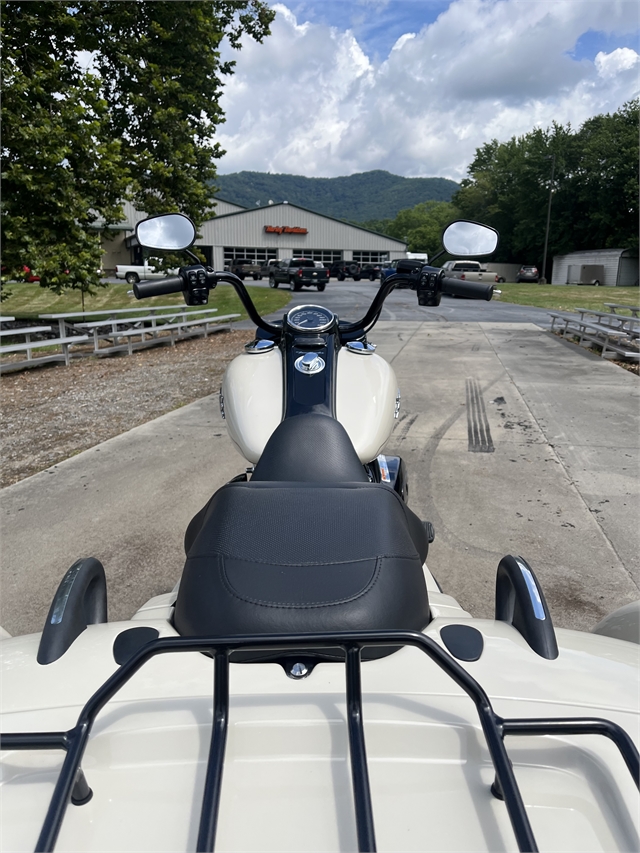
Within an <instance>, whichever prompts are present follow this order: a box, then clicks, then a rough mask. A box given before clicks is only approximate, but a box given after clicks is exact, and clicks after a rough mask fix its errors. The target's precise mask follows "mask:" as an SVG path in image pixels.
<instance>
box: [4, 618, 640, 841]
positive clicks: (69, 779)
mask: <svg viewBox="0 0 640 853" xmlns="http://www.w3.org/2000/svg"><path fill="white" fill-rule="evenodd" d="M391 645H393V646H413V647H415V648H418V649H420V650H421V651H422V652H424V654H426V655H427V656H428V657H430V658H431V659H432V660H433V661H434V662H435V663H437V664H438V666H439V667H441V669H443V670H444V671H445V672H446V673H447V674H448V675H449V676H450V677H451V678H452V679H453V680H454V681H455V682H456V684H458V686H459V687H461V688H462V689H463V690H464V691H465V692H466V693H467V695H468V696H469V697H470V698H471V699H472V700H473V702H474V703H475V706H476V710H477V712H478V716H479V718H480V724H481V726H482V730H483V732H484V736H485V738H486V741H487V746H488V748H489V753H490V755H491V760H492V761H493V765H494V769H495V774H496V776H495V781H494V783H493V785H492V792H493V793H494V795H495V796H496V797H498V798H499V799H504V802H505V805H506V808H507V812H508V814H509V819H510V820H511V825H512V827H513V831H514V834H515V837H516V841H517V844H518V849H519V850H520V851H537V850H538V847H537V845H536V841H535V838H534V836H533V832H532V829H531V825H530V823H529V819H528V817H527V814H526V811H525V807H524V803H523V801H522V796H521V794H520V790H519V788H518V784H517V782H516V779H515V775H514V772H513V768H512V766H511V762H510V760H509V757H508V755H507V751H506V748H505V745H504V743H503V739H504V736H505V735H547V734H550V735H551V734H552V735H559V734H565V735H577V734H599V735H604V736H605V737H608V738H610V739H611V740H612V741H613V742H614V743H615V744H616V746H617V747H618V749H619V750H620V753H621V754H622V757H623V759H624V761H625V763H626V765H627V767H628V769H629V771H630V773H631V775H632V777H633V779H634V781H635V783H636V785H638V786H639V787H640V782H639V771H640V760H639V756H638V750H637V749H636V747H635V745H634V743H633V741H632V740H631V738H630V737H629V735H628V734H627V733H626V731H625V730H624V729H623V728H622V727H621V726H619V725H617V724H616V723H613V722H611V721H609V720H604V719H598V718H589V717H573V718H558V719H502V718H501V717H499V716H498V715H497V714H496V713H495V712H494V710H493V708H492V706H491V703H490V701H489V698H488V696H487V695H486V693H485V692H484V690H483V689H482V687H480V685H479V684H478V682H477V681H476V680H475V679H474V678H472V677H471V676H470V675H469V673H468V672H467V671H466V670H465V669H463V668H462V667H461V666H460V665H459V664H458V663H457V662H456V661H455V660H454V659H453V658H452V657H451V656H450V655H449V654H447V652H445V651H444V650H443V649H442V648H441V647H440V646H439V645H438V644H437V643H436V642H435V641H434V640H432V639H431V638H430V637H426V636H424V635H423V634H419V633H417V632H413V631H350V632H344V633H338V632H331V633H318V634H278V635H273V634H272V635H269V636H264V635H262V636H238V637H225V638H213V637H198V638H195V639H191V638H186V637H163V638H160V639H157V640H153V641H152V642H150V643H147V644H146V645H145V646H143V647H142V648H141V649H140V650H139V651H138V652H137V653H136V654H135V655H134V656H133V657H131V658H130V659H129V660H128V661H127V662H126V663H124V664H123V665H122V666H121V667H120V669H118V670H117V671H116V672H115V673H114V674H113V675H112V676H111V677H110V678H108V679H107V681H105V683H104V684H103V685H102V687H100V688H99V689H98V690H97V691H96V692H95V693H94V694H93V696H92V697H91V698H90V699H89V701H88V702H87V703H86V705H85V706H84V708H83V709H82V711H81V712H80V716H79V717H78V722H77V724H76V726H75V728H73V729H70V730H69V731H67V732H27V733H24V734H3V735H1V736H0V749H3V750H14V749H15V750H18V749H34V750H40V749H64V750H65V751H66V753H67V754H66V757H65V760H64V762H63V765H62V769H61V771H60V775H59V777H58V781H57V783H56V785H55V788H54V791H53V794H52V797H51V802H50V804H49V808H48V810H47V814H46V817H45V820H44V823H43V825H42V830H41V832H40V836H39V838H38V842H37V845H36V848H35V849H36V851H52V850H53V849H54V847H55V844H56V840H57V838H58V834H59V832H60V828H61V826H62V822H63V820H64V816H65V812H66V808H67V805H68V803H69V800H70V799H71V800H72V801H73V802H75V803H76V804H82V803H84V802H88V800H89V799H90V798H91V790H90V788H89V786H88V784H87V780H86V779H85V777H84V774H83V771H82V769H81V766H80V765H81V761H82V756H83V754H84V750H85V748H86V745H87V741H88V739H89V734H90V732H91V727H92V726H93V723H94V721H95V718H96V716H97V715H98V713H99V712H100V711H101V710H102V708H103V707H104V705H105V704H106V703H107V702H108V701H109V700H110V699H111V698H112V697H113V696H114V695H115V694H116V693H117V692H118V691H119V690H120V688H121V687H123V686H124V685H125V684H126V683H127V681H128V680H129V679H130V678H131V676H132V675H133V674H134V673H135V672H137V670H138V669H140V667H142V666H143V665H144V664H145V663H146V662H147V661H148V660H150V659H151V658H153V657H155V656H156V655H159V654H166V653H170V652H204V653H208V654H211V655H212V656H213V658H214V661H215V664H214V690H213V730H212V735H211V746H210V750H209V758H208V763H207V771H206V779H205V785H204V794H203V798H202V809H201V812H200V827H199V831H198V840H197V850H198V853H205V852H206V851H213V849H214V844H215V837H216V828H217V822H218V809H219V805H220V793H221V789H222V775H223V769H224V755H225V746H226V738H227V729H228V722H229V656H230V654H231V652H232V651H237V650H240V649H243V650H249V649H250V650H253V651H258V650H262V651H286V650H290V649H293V650H294V651H295V652H299V651H301V650H303V651H313V650H314V649H326V648H327V647H333V648H336V649H342V650H343V651H344V653H345V666H346V698H347V723H348V731H349V752H350V759H351V776H352V784H353V797H354V804H355V817H356V829H357V837H358V849H359V850H360V851H374V850H375V849H376V842H375V829H374V821H373V809H372V805H371V791H370V787H369V771H368V766H367V754H366V747H365V739H364V728H363V717H362V691H361V671H360V665H361V660H360V654H361V650H362V649H363V648H365V647H369V646H391Z"/></svg>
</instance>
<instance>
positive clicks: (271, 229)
mask: <svg viewBox="0 0 640 853" xmlns="http://www.w3.org/2000/svg"><path fill="white" fill-rule="evenodd" d="M264 230H265V232H266V233H267V234H308V233H309V232H308V231H307V229H306V228H296V227H294V226H292V225H265V226H264Z"/></svg>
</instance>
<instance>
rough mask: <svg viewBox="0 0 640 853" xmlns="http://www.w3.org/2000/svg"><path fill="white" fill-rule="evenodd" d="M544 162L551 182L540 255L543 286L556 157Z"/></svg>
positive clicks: (553, 155) (552, 156)
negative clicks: (548, 163) (542, 246)
mask: <svg viewBox="0 0 640 853" xmlns="http://www.w3.org/2000/svg"><path fill="white" fill-rule="evenodd" d="M544 159H545V160H551V182H550V183H549V204H548V205H547V228H546V230H545V232H544V252H543V253H542V278H544V281H545V284H546V282H547V277H546V275H545V273H546V269H547V246H548V245H549V222H550V221H551V197H552V195H553V175H554V172H555V168H556V155H555V153H554V154H550V155H549V156H548V157H545V158H544Z"/></svg>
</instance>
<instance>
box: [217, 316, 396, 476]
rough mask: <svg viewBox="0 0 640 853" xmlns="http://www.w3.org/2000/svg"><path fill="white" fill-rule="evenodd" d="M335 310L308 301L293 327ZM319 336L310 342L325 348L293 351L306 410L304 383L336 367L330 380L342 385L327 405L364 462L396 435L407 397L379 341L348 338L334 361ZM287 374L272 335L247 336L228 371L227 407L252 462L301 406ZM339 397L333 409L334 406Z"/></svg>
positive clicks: (231, 427) (325, 319)
mask: <svg viewBox="0 0 640 853" xmlns="http://www.w3.org/2000/svg"><path fill="white" fill-rule="evenodd" d="M330 317H332V315H331V314H330V312H329V311H327V309H326V308H321V307H320V306H315V305H303V306H298V307H296V308H293V309H292V310H291V311H290V312H289V313H288V315H287V318H286V323H287V325H289V326H291V324H293V327H292V328H293V329H294V331H295V325H296V323H298V324H303V325H301V326H300V331H301V330H302V328H304V330H305V332H308V331H310V330H311V329H314V331H315V330H316V327H318V326H322V325H324V324H327V323H329V322H330ZM311 324H315V325H311ZM294 343H295V341H294ZM298 343H299V344H300V343H301V341H299V342H298ZM319 344H320V340H319V339H318V340H317V341H315V342H313V343H312V344H310V345H311V346H314V347H315V349H317V350H318V352H316V351H315V350H314V349H309V348H308V347H305V349H306V352H304V353H303V354H302V355H301V356H300V355H298V356H297V357H296V358H293V359H289V361H290V362H293V364H292V369H293V371H295V372H294V373H293V378H294V380H297V383H298V386H299V388H298V400H297V402H298V403H299V404H300V403H301V401H302V407H303V408H304V410H305V411H306V410H307V408H308V406H305V405H304V400H305V397H306V396H307V388H305V385H306V384H307V383H308V384H310V383H312V382H314V383H315V384H316V386H317V385H319V382H318V380H319V379H320V378H321V374H323V373H324V372H325V371H327V370H331V369H332V368H333V370H334V371H335V380H334V382H332V383H331V384H332V385H333V387H334V389H335V390H334V391H330V396H334V397H335V400H334V401H329V405H328V406H327V409H329V411H327V412H326V413H327V414H329V413H332V414H334V415H335V417H336V419H337V420H338V421H339V422H340V423H341V424H342V425H343V427H344V428H345V430H346V431H347V434H348V435H349V438H350V439H351V441H352V443H353V446H354V448H355V450H356V453H357V454H358V457H359V459H360V461H361V462H362V463H363V464H366V463H368V462H371V461H372V460H374V459H375V458H376V457H377V456H378V455H379V454H380V452H381V450H382V448H383V446H384V444H385V443H386V442H387V440H388V439H389V436H390V435H391V432H392V430H393V424H394V419H395V418H397V416H398V411H399V400H400V398H399V392H398V385H397V381H396V376H395V373H394V371H393V368H392V367H391V366H390V365H389V364H388V363H387V362H386V361H385V360H384V359H383V358H381V357H380V356H378V355H376V354H375V351H374V350H375V347H374V346H373V345H371V344H364V343H362V342H361V341H354V342H351V343H347V344H346V346H344V347H341V348H340V349H338V350H337V352H335V353H331V354H330V355H331V362H333V364H328V363H327V362H329V360H330V359H328V358H327V357H326V353H325V352H324V346H322V347H321V346H319ZM296 352H297V351H296ZM305 359H306V361H305ZM296 361H297V362H298V365H297V366H296ZM289 372H291V365H289ZM286 374H287V354H286V353H285V352H283V350H282V349H281V348H279V347H278V346H277V345H275V344H274V343H273V342H272V341H268V340H257V341H253V342H252V343H251V344H248V345H247V347H246V348H245V352H244V353H242V354H241V355H239V356H237V357H236V358H235V359H234V360H233V361H232V362H231V364H230V365H229V367H228V368H227V371H226V373H225V376H224V379H223V382H222V388H221V391H220V405H221V410H222V413H223V416H224V418H225V419H226V422H227V429H228V432H229V436H230V438H231V439H232V441H233V442H234V444H235V445H236V447H237V448H238V450H239V451H240V453H241V454H242V455H243V456H244V457H245V459H247V460H248V461H249V462H251V463H253V464H255V463H256V462H258V460H259V459H260V456H261V455H262V451H263V450H264V447H265V445H266V443H267V441H268V440H269V438H270V436H271V434H272V433H273V431H274V430H275V429H276V427H277V426H278V424H279V423H280V422H281V421H282V420H283V418H284V417H285V415H286V414H288V415H289V416H290V415H291V414H295V408H296V406H295V405H293V406H292V405H291V404H292V403H295V402H296V401H291V400H289V401H288V400H287V391H286V379H287V376H286ZM294 384H295V381H294ZM294 395H295V391H294ZM318 399H319V398H318V397H316V398H315V400H316V401H317V400H318ZM332 402H333V412H330V409H331V403H332ZM287 403H289V406H287ZM312 405H313V404H312ZM292 408H293V409H294V411H293V412H292V411H291V409H292ZM287 409H289V411H287Z"/></svg>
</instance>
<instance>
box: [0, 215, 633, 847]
mask: <svg viewBox="0 0 640 853" xmlns="http://www.w3.org/2000/svg"><path fill="white" fill-rule="evenodd" d="M136 236H137V238H138V242H139V243H140V245H141V246H143V247H146V248H150V249H154V250H157V251H171V252H179V251H184V252H186V253H188V254H191V253H190V247H191V246H192V245H193V241H194V238H195V228H194V227H193V224H192V223H191V222H190V220H188V219H187V218H186V217H183V216H180V215H178V214H169V215H163V216H158V217H152V218H150V219H147V220H145V221H143V222H140V223H138V225H137V229H136ZM443 245H444V248H445V249H446V250H447V251H448V252H449V253H450V254H453V255H455V256H462V255H464V254H467V255H473V256H476V257H477V256H482V255H486V254H490V253H491V252H493V251H494V250H495V247H496V245H497V234H496V232H495V231H493V230H492V229H489V228H487V227H486V226H482V225H479V224H478V223H470V222H464V221H460V222H456V223H453V224H452V225H450V226H448V228H447V229H446V230H445V232H444V235H443ZM191 259H192V260H193V261H194V263H193V264H191V265H189V266H185V267H182V268H181V269H180V271H179V275H178V276H176V277H172V278H168V279H165V280H163V281H161V282H149V283H138V284H136V285H135V286H134V293H135V295H136V296H137V297H138V298H144V297H147V296H156V295H161V294H167V293H173V292H180V291H182V292H183V294H184V298H185V301H186V302H187V304H189V305H201V304H205V303H206V302H207V300H208V295H209V292H210V290H211V289H212V288H214V287H215V286H217V284H218V283H221V282H226V283H229V284H231V285H232V286H233V287H234V288H235V289H236V292H237V293H238V295H239V297H240V299H241V301H242V303H243V305H244V306H245V308H246V310H247V312H248V314H249V316H250V318H251V319H252V320H253V322H254V323H255V325H256V326H257V333H256V337H255V339H254V340H253V341H252V342H251V343H249V344H247V345H246V347H245V351H244V352H243V353H242V354H241V355H239V356H238V357H237V358H236V359H235V360H234V361H232V362H231V364H230V366H229V368H228V370H227V372H226V375H225V377H224V380H223V384H222V388H221V392H220V406H221V411H222V413H223V416H224V417H225V419H226V423H227V428H228V432H229V435H230V437H231V439H232V441H233V442H234V443H235V444H236V446H237V447H238V448H239V450H240V451H241V453H242V454H243V455H244V457H245V458H246V459H247V461H248V462H249V463H250V467H249V468H248V470H247V471H246V472H245V473H242V474H240V475H238V476H237V477H236V478H234V479H233V480H232V481H231V482H229V483H228V484H226V485H225V486H223V487H222V488H221V489H219V490H218V491H217V492H216V493H215V494H214V495H213V497H212V498H211V499H210V501H209V502H208V503H207V505H206V506H205V507H203V508H202V509H201V510H200V511H199V512H198V513H197V514H196V515H195V516H194V517H193V519H192V521H191V522H190V524H189V526H188V529H187V531H186V534H185V553H186V562H185V566H184V570H183V573H182V577H181V579H180V581H179V583H178V584H177V585H176V588H175V589H174V590H173V591H172V592H171V593H167V594H164V595H160V596H156V597H155V598H152V599H151V600H150V601H148V602H146V603H145V604H144V605H143V606H142V607H141V608H140V609H139V610H138V611H137V612H136V613H135V614H134V616H133V617H132V618H131V620H129V621H128V622H109V621H108V620H107V591H106V582H105V574H104V569H103V567H102V565H101V563H100V562H99V561H98V560H97V559H95V558H84V559H80V560H77V561H76V562H75V563H74V564H73V565H72V566H71V568H70V569H69V570H68V572H67V573H66V574H65V576H64V578H63V579H62V581H61V583H60V586H59V588H58V590H57V592H56V594H55V596H54V599H53V601H52V604H51V607H50V610H49V613H48V615H47V619H46V622H45V625H44V629H43V631H42V633H41V634H35V635H29V636H25V637H15V638H9V637H7V638H5V639H2V640H1V641H0V656H1V660H2V686H3V690H2V696H1V699H2V715H1V719H2V730H3V733H2V735H1V740H0V748H1V749H2V751H3V754H2V768H3V784H2V789H1V790H2V811H3V820H2V849H5V850H26V849H31V848H34V849H35V850H38V851H49V850H53V849H55V847H56V845H57V846H58V848H59V849H64V850H82V851H88V850H153V851H158V850H189V849H196V850H198V851H209V850H213V849H214V846H215V847H216V849H219V850H250V849H256V850H303V849H304V850H329V849H340V850H352V849H356V848H357V849H358V850H360V851H372V850H375V849H377V844H379V845H380V847H381V848H388V849H402V850H438V851H441V850H487V851H489V850H490V851H496V850H513V849H515V848H516V847H517V849H519V850H521V851H535V850H538V849H539V848H538V844H540V846H541V847H542V848H543V849H554V850H587V849H589V850H634V849H638V846H639V837H640V835H639V832H640V821H639V819H638V799H637V797H638V791H637V788H638V784H639V779H638V776H639V760H638V750H637V747H636V743H637V741H638V733H637V728H638V698H637V697H638V685H637V675H638V672H637V663H638V645H637V642H633V640H634V639H636V636H637V624H638V612H639V611H638V607H637V606H636V605H627V606H626V607H624V608H622V609H621V610H619V611H616V612H615V613H614V614H611V615H610V616H609V617H607V619H605V620H604V621H603V622H602V623H601V624H600V625H599V626H597V627H596V629H595V630H594V632H593V633H590V634H585V633H579V632H575V631H569V630H561V629H556V628H554V626H553V621H552V618H551V614H550V612H549V608H548V606H547V604H546V601H545V597H544V593H543V591H542V588H541V586H540V583H539V581H538V579H537V578H536V575H535V572H534V570H533V569H532V567H531V566H530V565H529V564H528V563H527V562H526V560H525V559H524V558H522V557H520V556H512V555H507V556H505V557H504V558H503V559H502V560H501V561H500V563H499V566H498V569H497V576H496V607H495V618H494V619H493V620H486V619H475V618H473V617H472V616H471V614H470V613H468V612H466V611H465V610H463V608H462V607H461V606H460V605H459V604H458V602H457V601H456V600H455V599H453V598H452V597H451V596H448V595H447V594H446V593H445V592H443V590H442V589H441V588H440V586H439V584H438V583H437V581H436V579H435V577H434V575H433V574H432V573H431V572H430V570H429V568H428V567H427V562H426V558H427V555H428V550H429V544H430V543H431V542H432V541H433V538H434V535H435V532H434V530H433V527H432V525H431V524H430V523H429V522H427V521H424V520H422V519H420V518H419V517H418V516H417V515H416V514H415V513H414V512H412V510H411V509H410V508H409V506H408V503H407V496H408V479H407V473H406V467H405V464H404V462H403V460H402V459H401V458H399V457H393V456H388V455H385V454H384V453H383V450H384V445H385V443H386V442H387V440H388V439H389V437H390V435H391V432H392V429H393V425H394V420H395V418H397V416H398V412H399V407H400V395H399V391H398V389H397V382H396V378H395V375H394V372H393V369H392V367H391V366H390V365H389V364H388V363H387V362H385V361H384V360H383V359H382V358H381V357H380V356H378V355H377V354H376V352H375V346H374V345H373V344H372V343H371V342H370V341H369V333H370V331H371V329H372V328H373V327H374V325H375V323H376V321H377V320H378V318H379V316H380V312H381V310H382V306H383V304H384V300H385V299H386V298H387V296H388V295H389V293H391V292H392V290H393V289H394V287H396V286H397V285H398V284H400V283H402V284H403V285H406V284H407V283H408V285H409V286H410V287H411V288H412V289H413V290H415V291H416V293H417V298H418V303H419V304H422V305H437V304H438V303H439V301H440V297H441V295H442V293H443V292H449V293H453V294H454V295H467V296H469V295H472V296H475V297H478V296H479V297H480V298H486V299H490V298H491V296H492V295H493V290H492V289H489V288H488V287H487V286H485V285H472V284H470V283H465V282H459V281H458V280H456V279H453V280H451V281H447V279H446V278H444V277H443V275H442V272H441V271H440V270H438V269H437V268H435V267H433V266H428V265H422V264H420V263H418V264H416V263H415V262H412V261H407V262H400V263H399V264H398V267H397V271H396V273H395V274H394V275H392V276H389V277H388V278H387V279H386V280H385V282H384V283H383V285H382V286H381V287H380V289H379V290H378V292H377V294H376V296H375V298H374V299H373V302H372V304H371V306H370V308H369V309H368V311H367V313H366V314H365V316H364V317H363V318H362V319H361V320H359V321H357V322H352V323H349V322H346V321H344V320H342V319H339V318H338V317H336V316H335V315H334V314H333V313H332V312H331V311H329V310H327V309H326V308H325V307H323V306H319V305H299V306H296V307H294V308H292V309H291V310H290V311H289V312H288V313H287V314H286V315H285V316H284V317H283V319H282V320H281V321H279V322H273V323H271V322H268V321H267V320H265V319H264V318H262V317H261V316H260V315H259V313H258V312H257V311H256V309H255V307H254V305H253V303H252V301H251V298H250V296H249V293H248V291H247V290H246V288H245V287H244V285H243V283H242V281H240V279H238V278H237V277H236V276H234V275H232V274H230V273H220V272H215V271H214V270H213V269H210V268H208V267H205V266H204V265H202V264H201V263H200V262H199V261H198V259H197V257H196V256H195V255H192V254H191ZM460 286H462V287H463V288H464V293H460V292H459V291H456V288H457V287H460ZM365 734H366V737H365ZM505 741H508V744H509V749H508V751H507V748H506V743H505Z"/></svg>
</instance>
